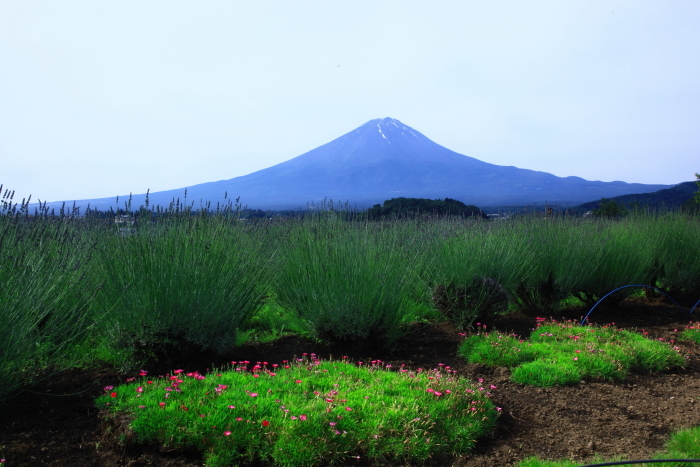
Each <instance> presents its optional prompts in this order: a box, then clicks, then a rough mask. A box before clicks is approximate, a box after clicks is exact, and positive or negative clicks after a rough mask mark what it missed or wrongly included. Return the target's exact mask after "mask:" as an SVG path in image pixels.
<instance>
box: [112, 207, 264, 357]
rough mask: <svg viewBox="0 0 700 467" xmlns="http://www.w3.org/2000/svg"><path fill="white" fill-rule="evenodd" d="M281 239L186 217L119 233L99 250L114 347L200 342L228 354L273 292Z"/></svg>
mask: <svg viewBox="0 0 700 467" xmlns="http://www.w3.org/2000/svg"><path fill="white" fill-rule="evenodd" d="M275 255H276V242H275V240H274V238H273V233H272V230H271V229H270V226H269V224H268V223H258V224H254V225H247V224H244V223H243V222H242V221H239V220H237V219H235V218H227V217H223V216H204V215H203V216H194V217H191V216H179V217H173V218H164V219H159V220H158V221H157V222H156V223H146V224H144V225H141V226H139V227H138V228H137V230H136V233H135V234H133V235H127V236H119V235H113V236H112V238H111V239H110V240H109V241H108V242H105V244H104V245H103V247H102V248H101V249H100V259H101V262H100V264H101V270H100V271H99V273H100V275H101V277H103V278H104V281H105V286H104V294H103V295H102V300H103V302H102V303H103V304H104V306H105V307H111V306H114V309H113V311H112V312H111V313H110V320H109V323H110V330H111V332H112V334H113V336H114V340H115V342H122V343H124V344H127V345H131V346H135V347H140V348H142V349H143V348H146V349H149V350H151V351H157V350H158V349H159V347H160V346H162V345H164V344H166V345H167V344H175V349H176V348H177V345H183V344H187V343H189V344H194V345H197V346H201V347H202V348H212V349H214V350H216V351H224V350H226V349H228V348H230V347H233V346H234V345H235V343H236V333H237V330H238V328H239V327H240V326H241V325H242V323H243V322H244V321H245V320H246V319H248V318H250V317H251V316H252V315H253V313H254V312H255V311H256V310H257V309H258V308H259V307H260V306H261V304H262V301H263V297H264V296H265V294H266V293H267V292H268V291H269V285H270V283H271V280H272V273H273V269H274V261H275V259H276V256H275Z"/></svg>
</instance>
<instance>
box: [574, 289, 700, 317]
mask: <svg viewBox="0 0 700 467" xmlns="http://www.w3.org/2000/svg"><path fill="white" fill-rule="evenodd" d="M626 287H646V288H647V289H654V290H656V291H657V292H661V293H662V294H664V295H666V296H667V297H668V298H670V299H671V300H673V303H675V304H676V306H677V307H678V308H680V309H681V310H682V309H683V308H682V307H681V306H680V305H679V304H678V302H677V301H676V300H675V299H674V298H673V297H671V296H670V295H669V294H667V293H666V292H664V291H663V290H660V289H657V288H656V287H652V286H650V285H639V284H632V285H623V286H622V287H618V288H617V289H615V290H613V291H612V292H608V293H607V294H605V297H607V296H608V295H612V294H614V293H615V292H617V291H618V290H621V289H624V288H626ZM605 297H603V298H601V299H600V300H598V301H597V302H596V303H595V305H593V308H591V309H590V310H589V311H588V313H586V316H584V317H583V319H582V320H581V326H583V325H584V323H585V322H586V319H588V315H590V314H591V313H592V312H593V310H594V309H595V307H597V306H598V304H599V303H600V302H602V301H603V300H605ZM698 303H700V301H698ZM698 303H696V304H695V305H696V306H697V305H698ZM693 309H695V307H693ZM692 312H693V310H690V313H692Z"/></svg>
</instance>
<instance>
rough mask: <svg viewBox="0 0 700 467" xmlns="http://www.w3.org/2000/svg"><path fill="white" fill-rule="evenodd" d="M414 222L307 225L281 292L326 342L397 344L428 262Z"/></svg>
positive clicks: (288, 253)
mask: <svg viewBox="0 0 700 467" xmlns="http://www.w3.org/2000/svg"><path fill="white" fill-rule="evenodd" d="M418 238H419V237H418V235H417V234H416V230H415V229H414V228H412V226H411V221H398V220H396V221H382V222H363V221H352V222H350V221H343V220H340V219H338V218H335V217H332V216H331V217H324V218H321V217H318V218H314V219H307V220H304V221H303V222H300V223H298V224H296V225H295V226H294V228H293V229H291V231H290V237H289V241H288V243H287V245H288V246H286V247H285V258H284V264H283V265H282V267H281V269H280V271H279V275H278V279H277V283H276V292H277V297H278V300H279V303H280V304H281V305H282V307H284V308H285V309H288V310H294V311H295V312H296V313H298V314H299V316H300V317H301V318H302V319H304V320H305V321H306V323H307V324H308V326H309V329H310V330H311V331H312V332H313V333H314V334H315V335H316V336H317V337H320V338H328V339H332V340H333V339H335V340H354V339H359V340H374V341H376V342H378V343H391V342H392V341H394V340H395V339H397V338H398V337H399V335H400V334H401V321H402V318H403V316H404V314H406V312H407V308H408V307H409V302H408V300H409V295H410V293H411V291H413V290H415V287H416V285H415V282H416V281H417V280H418V275H417V272H418V271H419V270H420V268H421V266H422V265H421V262H422V258H423V256H422V255H419V254H418V253H417V249H418V246H419V245H418V244H417V239H418Z"/></svg>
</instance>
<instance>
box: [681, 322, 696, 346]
mask: <svg viewBox="0 0 700 467" xmlns="http://www.w3.org/2000/svg"><path fill="white" fill-rule="evenodd" d="M678 338H679V339H681V340H684V341H691V342H695V343H696V344H700V321H698V322H697V323H693V322H691V323H690V324H689V325H688V326H686V327H685V330H684V331H683V332H682V333H681V335H680V336H678Z"/></svg>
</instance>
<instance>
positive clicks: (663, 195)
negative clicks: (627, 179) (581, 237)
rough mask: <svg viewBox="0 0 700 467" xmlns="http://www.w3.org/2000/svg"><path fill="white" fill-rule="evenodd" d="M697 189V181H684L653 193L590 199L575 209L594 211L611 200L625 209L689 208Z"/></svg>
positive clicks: (691, 205)
mask: <svg viewBox="0 0 700 467" xmlns="http://www.w3.org/2000/svg"><path fill="white" fill-rule="evenodd" d="M697 190H698V186H697V185H696V183H695V182H684V183H680V184H678V185H676V186H674V187H671V188H666V189H663V190H659V191H655V192H653V193H641V194H632V195H622V196H616V197H614V198H609V199H606V200H598V201H589V202H588V203H583V204H580V205H578V206H576V207H575V208H573V209H574V210H577V211H594V210H597V209H600V207H601V202H610V201H615V202H616V203H617V205H619V206H620V207H622V208H625V209H647V208H649V209H668V210H675V209H680V208H686V209H688V208H692V207H693V204H694V203H693V196H694V195H695V192H696V191H697Z"/></svg>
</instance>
